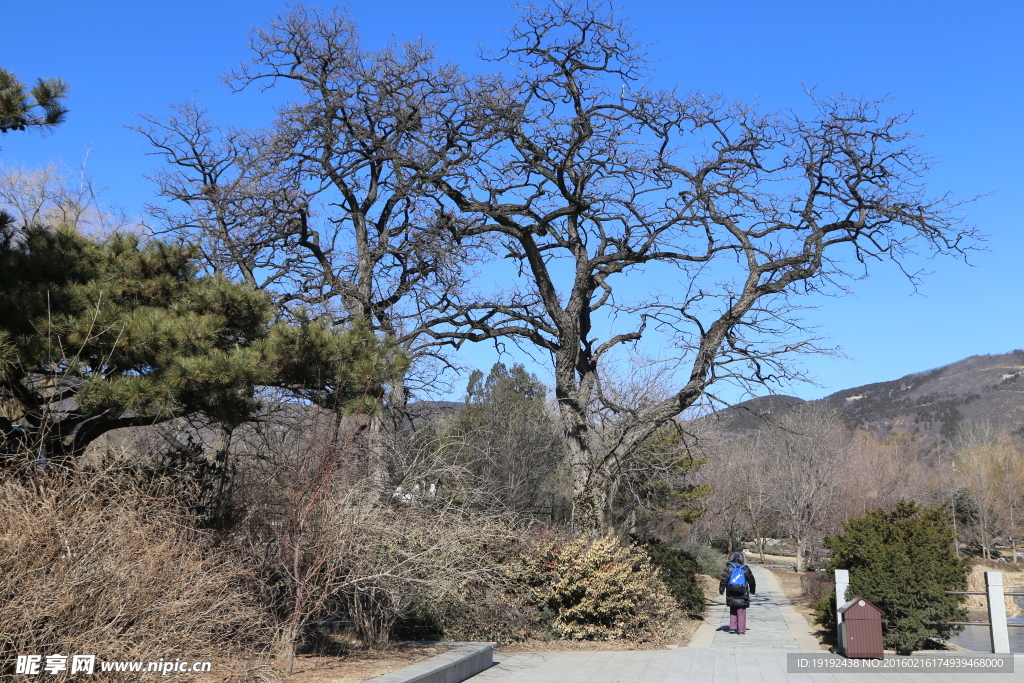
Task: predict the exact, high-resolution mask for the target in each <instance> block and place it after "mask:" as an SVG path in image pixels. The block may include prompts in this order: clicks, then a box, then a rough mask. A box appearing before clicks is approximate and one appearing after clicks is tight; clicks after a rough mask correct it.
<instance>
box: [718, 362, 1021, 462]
mask: <svg viewBox="0 0 1024 683" xmlns="http://www.w3.org/2000/svg"><path fill="white" fill-rule="evenodd" d="M800 402H801V401H800V399H796V398H794V397H792V396H763V397H760V398H755V399H752V400H750V401H745V402H744V403H741V404H739V405H736V406H733V407H732V408H727V409H725V410H722V411H719V412H718V413H715V415H714V416H713V418H714V419H717V421H718V424H719V426H720V427H721V428H723V429H725V430H726V431H730V432H739V431H749V430H752V429H757V428H758V427H759V425H760V424H763V421H764V420H765V419H767V418H769V417H770V415H772V414H775V413H777V412H778V411H782V410H787V409H788V408H789V407H790V406H792V405H796V404H798V403H800ZM818 402H821V403H826V404H830V405H833V406H835V407H836V408H837V409H839V411H840V412H841V413H842V415H843V416H844V417H845V418H846V421H847V423H848V424H849V425H850V427H854V428H865V429H872V430H877V431H881V432H889V431H892V430H894V429H898V430H901V431H903V432H906V433H908V434H911V435H920V436H921V437H923V438H924V440H925V441H927V442H935V441H938V440H941V439H946V438H949V437H951V436H952V435H953V434H954V433H955V432H956V429H957V425H958V424H959V423H960V422H961V421H963V420H971V421H988V422H989V423H991V424H992V425H993V426H996V427H1005V428H1007V429H1009V430H1010V431H1013V432H1017V433H1024V351H1021V350H1016V351H1014V352H1012V353H1005V354H994V355H986V356H971V357H970V358H965V359H964V360H961V361H958V362H956V363H952V364H950V365H946V366H943V367H940V368H935V369H934V370H928V371H925V372H917V373H913V374H910V375H906V376H905V377H901V378H900V379H896V380H892V381H889V382H878V383H875V384H865V385H863V386H859V387H853V388H851V389H844V390H842V391H837V392H836V393H834V394H832V395H830V396H826V397H825V398H823V399H820V400H819V401H818Z"/></svg>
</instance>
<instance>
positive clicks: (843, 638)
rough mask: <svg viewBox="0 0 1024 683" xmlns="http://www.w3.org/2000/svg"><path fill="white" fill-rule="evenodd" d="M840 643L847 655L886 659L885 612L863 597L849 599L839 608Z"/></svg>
mask: <svg viewBox="0 0 1024 683" xmlns="http://www.w3.org/2000/svg"><path fill="white" fill-rule="evenodd" d="M838 611H839V613H840V614H842V615H843V617H842V619H843V620H842V623H840V624H839V645H840V647H842V648H843V653H844V654H845V655H846V656H847V657H861V658H870V659H884V658H885V648H884V647H883V645H882V616H883V614H884V612H882V610H880V609H878V608H877V607H875V606H874V605H872V604H871V603H870V602H868V601H867V600H865V599H864V598H862V597H859V596H858V597H856V598H854V599H853V600H849V601H847V602H846V603H845V604H844V605H843V606H842V607H840V608H839V610H838Z"/></svg>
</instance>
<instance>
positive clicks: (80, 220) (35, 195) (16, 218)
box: [0, 163, 130, 237]
mask: <svg viewBox="0 0 1024 683" xmlns="http://www.w3.org/2000/svg"><path fill="white" fill-rule="evenodd" d="M101 192H102V188H98V187H96V185H95V183H94V182H93V180H92V178H91V177H90V176H89V174H88V173H87V172H86V167H85V163H83V164H82V168H81V169H79V170H78V171H76V172H72V171H71V170H70V169H66V168H62V167H61V166H59V165H58V164H55V163H51V164H48V165H46V166H43V167H42V168H34V169H26V168H14V167H11V166H7V165H4V164H0V212H6V213H7V214H8V215H9V216H10V220H12V221H13V222H14V224H15V225H17V226H20V227H22V228H29V227H32V226H37V225H51V226H60V225H66V226H68V227H71V228H74V229H75V230H78V231H79V232H82V233H83V234H86V235H89V236H92V237H101V236H105V235H109V234H110V233H112V232H117V231H124V230H126V229H128V228H129V227H130V222H129V220H128V219H127V217H125V216H124V215H123V214H121V213H120V212H118V211H116V210H114V209H111V208H109V207H106V206H104V205H103V204H101V203H100V201H99V195H100V193H101Z"/></svg>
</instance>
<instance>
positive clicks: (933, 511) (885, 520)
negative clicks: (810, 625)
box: [815, 501, 970, 652]
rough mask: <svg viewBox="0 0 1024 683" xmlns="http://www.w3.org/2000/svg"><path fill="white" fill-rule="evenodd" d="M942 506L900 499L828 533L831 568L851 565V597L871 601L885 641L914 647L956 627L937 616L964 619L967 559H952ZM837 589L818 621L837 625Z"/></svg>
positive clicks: (902, 648)
mask: <svg viewBox="0 0 1024 683" xmlns="http://www.w3.org/2000/svg"><path fill="white" fill-rule="evenodd" d="M947 517H948V515H947V514H946V512H945V511H944V510H943V509H942V508H941V507H932V508H925V507H921V506H920V505H918V504H916V503H913V502H907V501H902V502H900V503H898V504H897V506H896V509H895V510H893V511H892V512H886V511H885V510H881V509H879V510H873V511H871V512H868V513H867V514H866V515H864V516H863V517H858V518H855V519H851V520H850V521H848V522H846V523H845V524H844V529H843V531H842V532H841V533H838V534H836V535H835V536H826V537H825V546H826V547H827V548H828V549H829V550H831V551H832V559H831V560H830V562H829V566H828V568H829V569H830V570H835V569H848V570H850V586H849V589H848V591H847V596H848V597H854V596H861V597H864V598H866V599H867V600H869V601H870V602H872V603H874V604H875V606H877V607H878V608H879V609H881V610H882V611H883V612H884V613H885V615H884V617H883V621H882V623H883V629H884V641H885V645H886V647H889V648H893V649H895V650H897V651H899V652H911V651H913V650H918V649H920V648H921V646H922V645H924V642H925V640H926V639H928V638H931V637H940V638H946V637H948V636H950V635H951V634H952V633H955V632H958V631H959V630H960V629H961V627H957V626H940V625H937V624H936V623H935V622H943V621H965V620H966V619H967V611H966V610H964V609H963V608H961V607H960V601H961V599H962V597H963V596H958V595H946V594H945V591H947V590H966V589H967V575H968V574H969V573H970V564H969V561H968V560H966V559H965V560H961V559H959V558H957V557H956V555H955V553H954V550H953V531H952V529H951V528H950V526H949V524H948V521H947ZM834 606H835V592H834V591H833V594H832V595H831V596H830V597H829V598H825V599H823V600H822V601H821V602H819V603H818V604H817V605H816V606H815V610H816V612H817V613H818V623H820V624H823V625H825V626H826V627H829V628H831V627H834V626H835V612H834V609H835V608H834Z"/></svg>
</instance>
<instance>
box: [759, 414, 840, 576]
mask: <svg viewBox="0 0 1024 683" xmlns="http://www.w3.org/2000/svg"><path fill="white" fill-rule="evenodd" d="M761 444H762V447H763V448H764V449H765V454H766V455H767V456H768V458H770V466H771V471H772V476H771V479H770V482H771V488H770V490H771V500H772V504H773V506H774V508H775V511H776V513H777V514H778V520H779V524H780V526H781V527H782V528H783V529H785V530H786V531H787V532H788V533H789V535H791V536H792V537H793V538H794V539H795V540H796V568H797V571H802V570H803V568H804V556H805V553H806V551H807V549H808V546H809V543H810V542H811V541H812V540H814V539H820V538H822V537H823V535H824V532H826V531H829V530H830V529H829V526H830V525H831V524H835V523H836V521H837V512H838V510H839V503H840V497H841V495H842V493H843V482H844V478H843V474H844V468H843V465H844V463H845V461H846V454H847V450H848V448H849V434H848V433H847V431H846V427H845V425H844V424H843V421H842V418H841V417H840V416H839V414H838V413H837V412H836V411H835V410H833V409H831V408H828V407H826V406H821V405H814V404H804V405H803V406H799V407H797V408H795V409H793V410H792V411H790V412H788V413H786V414H784V415H781V416H778V417H775V418H773V419H772V421H771V422H770V424H769V425H768V427H767V428H766V429H765V430H764V436H763V438H762V440H761Z"/></svg>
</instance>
